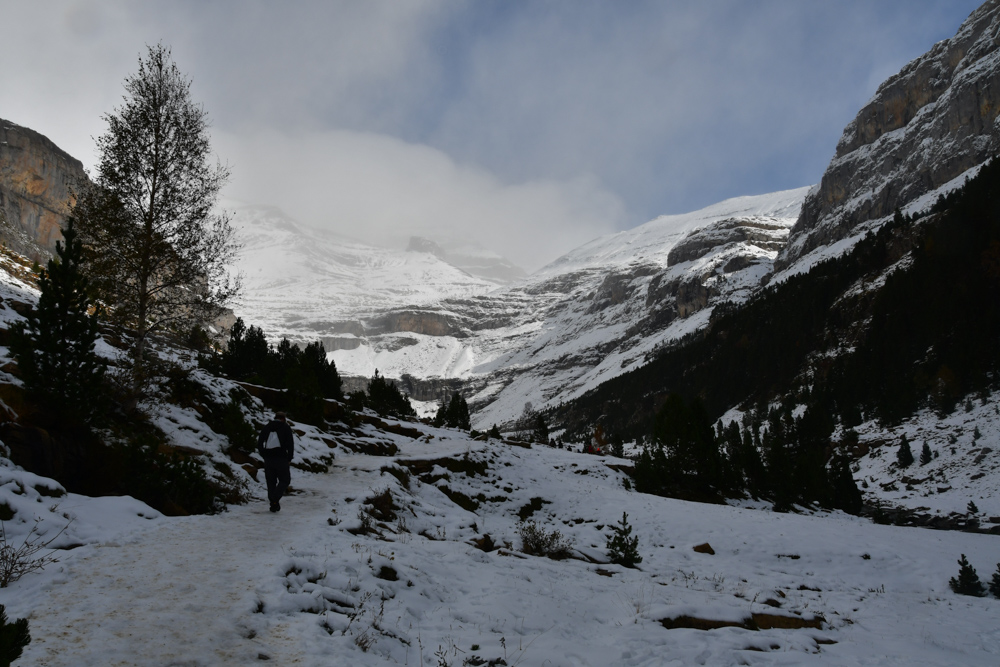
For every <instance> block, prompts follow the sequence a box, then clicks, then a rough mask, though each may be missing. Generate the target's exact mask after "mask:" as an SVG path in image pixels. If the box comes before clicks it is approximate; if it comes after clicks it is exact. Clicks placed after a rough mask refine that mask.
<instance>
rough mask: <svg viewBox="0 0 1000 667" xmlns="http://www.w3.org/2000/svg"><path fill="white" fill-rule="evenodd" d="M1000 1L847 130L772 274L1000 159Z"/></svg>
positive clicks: (895, 80)
mask: <svg viewBox="0 0 1000 667" xmlns="http://www.w3.org/2000/svg"><path fill="white" fill-rule="evenodd" d="M998 113H1000V0H987V2H985V3H983V5H982V6H980V7H979V8H978V9H977V10H976V11H974V12H973V13H972V14H971V15H970V16H969V18H968V19H966V21H965V22H964V23H963V24H962V26H961V27H960V28H959V30H958V33H957V34H956V35H955V36H954V37H952V38H951V39H948V40H945V41H942V42H939V43H938V44H936V45H935V46H934V47H933V48H932V49H931V50H930V51H928V52H927V53H926V54H924V55H923V56H921V57H919V58H917V59H916V60H914V61H912V62H910V63H909V64H908V65H906V66H905V67H904V68H903V69H902V70H900V72H899V73H898V74H896V75H894V76H892V77H890V78H889V79H888V80H886V81H885V83H883V84H882V85H881V86H880V87H879V89H878V92H876V94H875V96H874V97H873V98H872V99H871V101H869V102H868V104H866V105H865V106H864V107H863V108H862V109H861V111H860V112H858V115H857V117H856V118H855V119H854V120H853V121H851V123H850V124H849V125H848V126H847V127H846V128H845V129H844V134H843V136H842V137H841V139H840V142H839V143H838V144H837V150H836V154H835V156H834V158H833V160H832V161H831V162H830V165H829V167H828V168H827V170H826V173H825V174H824V175H823V179H822V181H821V182H820V184H819V186H818V187H817V188H816V189H815V190H813V191H812V192H810V194H809V196H808V197H807V198H806V201H805V203H804V204H803V206H802V213H801V214H800V216H799V219H798V221H797V222H796V224H795V227H794V228H793V229H792V233H791V237H790V239H789V243H788V246H787V247H786V248H785V250H784V251H783V252H782V253H781V254H780V255H779V257H778V260H777V262H776V268H777V269H779V270H780V269H781V268H783V267H786V266H788V265H790V264H792V263H793V262H794V261H795V260H797V259H798V258H799V257H801V256H803V255H805V254H806V253H808V252H810V251H811V250H813V249H815V248H817V247H819V246H823V245H827V244H829V243H832V242H835V241H837V240H839V239H842V238H844V237H846V236H849V235H850V234H851V233H852V231H853V230H855V229H856V228H857V227H858V226H859V225H862V224H864V223H865V222H867V221H870V220H876V219H879V218H882V217H885V216H888V215H891V214H892V212H893V211H894V210H895V209H896V208H897V207H899V208H902V207H904V206H905V205H906V204H907V203H909V202H911V201H913V200H915V199H917V198H918V197H920V196H921V195H923V194H925V193H927V192H930V191H932V190H935V189H937V188H939V187H941V186H942V185H944V184H946V183H947V182H948V181H951V180H952V179H955V178H956V177H958V176H960V175H961V174H962V173H963V172H965V171H966V170H968V169H970V168H972V167H975V166H976V165H979V164H981V163H982V162H984V161H986V160H988V159H989V158H991V157H993V156H995V155H997V153H998V152H1000V126H998V125H997V114H998Z"/></svg>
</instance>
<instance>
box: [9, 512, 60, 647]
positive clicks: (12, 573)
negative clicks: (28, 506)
mask: <svg viewBox="0 0 1000 667" xmlns="http://www.w3.org/2000/svg"><path fill="white" fill-rule="evenodd" d="M66 525H67V526H68V525H69V524H66ZM65 530H66V528H65V527H64V528H63V529H62V530H60V531H59V532H58V533H56V534H55V535H54V536H52V537H51V538H49V539H48V540H45V541H42V537H41V535H39V534H38V521H37V520H36V521H35V525H34V526H32V527H31V530H29V531H28V534H27V535H26V536H25V538H24V541H23V542H22V543H21V545H20V546H14V545H13V544H11V543H10V542H8V541H7V530H6V529H5V528H4V525H3V522H2V521H0V588H7V586H9V585H10V584H12V583H14V582H15V581H17V580H18V579H20V578H21V577H23V576H24V575H26V574H31V573H32V572H38V571H40V570H41V569H43V568H44V567H45V566H46V565H50V564H52V563H56V562H58V561H57V560H56V559H55V558H53V557H52V551H51V550H49V552H48V553H47V554H42V551H43V550H45V549H48V547H49V545H50V544H52V543H53V542H55V541H56V539H57V538H58V537H59V536H60V535H62V534H63V531H65ZM0 664H3V663H2V662H0Z"/></svg>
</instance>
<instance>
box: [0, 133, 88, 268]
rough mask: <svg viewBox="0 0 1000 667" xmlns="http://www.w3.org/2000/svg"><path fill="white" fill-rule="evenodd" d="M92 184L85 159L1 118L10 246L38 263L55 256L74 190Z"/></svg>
mask: <svg viewBox="0 0 1000 667" xmlns="http://www.w3.org/2000/svg"><path fill="white" fill-rule="evenodd" d="M86 182H87V174H86V173H85V172H84V171H83V164H82V163H81V162H80V161H79V160H77V159H76V158H73V157H71V156H70V155H69V154H67V153H66V152H64V151H63V150H61V149H60V148H59V147H58V146H56V145H55V144H54V143H52V141H50V140H49V139H48V138H46V137H44V136H42V135H41V134H39V133H37V132H35V131H34V130H29V129H28V128H26V127H21V126H19V125H15V124H14V123H11V122H10V121H6V120H2V119H0V218H3V220H0V238H2V239H3V241H4V242H5V243H6V244H7V245H8V246H9V247H11V248H13V249H14V250H16V251H17V252H20V253H21V254H23V255H27V256H29V257H32V258H34V259H38V260H41V259H45V258H47V257H49V256H51V253H52V252H53V251H54V250H55V243H56V241H58V240H60V239H61V238H62V234H61V232H60V229H61V227H62V225H63V223H64V222H65V220H66V214H67V213H68V212H69V206H70V203H71V201H70V200H71V194H70V190H71V189H72V188H79V187H80V184H83V183H86ZM4 221H5V224H4Z"/></svg>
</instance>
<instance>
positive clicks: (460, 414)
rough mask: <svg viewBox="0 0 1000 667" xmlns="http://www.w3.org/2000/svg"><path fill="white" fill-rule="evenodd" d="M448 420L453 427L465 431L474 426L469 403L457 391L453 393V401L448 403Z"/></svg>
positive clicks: (448, 423)
mask: <svg viewBox="0 0 1000 667" xmlns="http://www.w3.org/2000/svg"><path fill="white" fill-rule="evenodd" d="M446 422H447V425H448V426H450V427H452V428H460V429H462V430H465V431H468V430H469V429H470V428H472V424H471V423H470V421H469V404H468V403H466V402H465V399H464V398H462V395H461V394H459V393H457V392H456V393H454V394H452V396H451V402H450V403H448V414H447V420H446Z"/></svg>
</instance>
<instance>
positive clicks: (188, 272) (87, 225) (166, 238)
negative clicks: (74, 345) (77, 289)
mask: <svg viewBox="0 0 1000 667" xmlns="http://www.w3.org/2000/svg"><path fill="white" fill-rule="evenodd" d="M124 85H125V91H126V95H125V101H124V104H123V105H122V106H121V107H118V108H116V109H115V110H114V112H112V113H110V114H107V115H105V116H104V120H105V121H106V122H107V124H108V129H107V131H106V132H105V133H104V134H103V135H101V136H100V137H98V139H97V152H98V163H97V167H96V170H95V174H94V185H93V186H92V187H86V188H84V190H83V191H82V192H80V193H78V197H77V201H76V204H75V206H74V209H73V211H74V215H75V217H76V220H77V223H78V228H79V232H80V240H81V241H82V242H83V244H84V249H85V267H86V270H87V274H88V276H90V278H91V280H92V282H93V288H94V290H95V291H96V293H97V295H98V296H99V298H100V300H101V301H102V302H103V303H104V304H105V305H106V306H108V309H109V316H110V317H112V318H114V320H116V321H117V322H118V323H120V324H122V325H125V326H128V327H129V328H130V329H132V330H133V331H134V332H135V334H134V337H133V339H132V340H133V342H132V348H131V350H130V352H131V356H132V387H131V392H132V396H131V397H130V399H129V400H128V401H127V406H126V407H129V408H131V407H134V406H135V404H136V403H137V402H138V400H139V399H140V398H141V393H142V391H143V386H144V382H145V379H146V374H147V370H146V357H147V355H146V345H147V342H148V339H149V336H150V335H151V334H154V333H168V332H173V333H187V332H188V331H189V330H190V329H191V327H192V326H193V325H195V324H201V323H205V322H211V321H213V320H214V319H215V318H217V317H218V316H219V315H220V314H221V313H222V312H223V311H222V309H223V307H224V306H225V305H226V303H227V302H228V301H230V300H231V299H232V298H233V297H234V296H235V295H236V293H237V292H238V291H239V280H238V279H235V280H234V279H232V278H231V277H230V274H229V271H228V268H229V267H228V265H229V264H231V263H232V261H233V259H234V257H235V253H236V250H237V247H238V246H237V245H236V243H235V241H234V230H233V228H232V227H231V225H230V224H229V219H228V217H227V216H226V215H225V214H219V213H215V212H213V207H214V204H215V202H216V199H217V197H218V194H219V191H220V190H221V189H222V186H223V185H224V184H225V183H226V180H227V179H228V177H229V172H228V169H227V168H225V167H223V166H221V165H218V164H216V165H215V166H212V165H210V163H209V159H210V158H211V156H212V153H211V149H210V146H209V130H208V120H207V115H206V113H205V111H204V109H203V108H202V107H201V106H199V105H197V104H195V103H194V102H192V101H191V99H190V88H191V83H190V81H189V80H188V79H186V78H185V77H184V76H183V75H182V74H181V73H180V71H179V70H178V69H177V65H176V64H175V63H174V62H173V60H172V58H171V54H170V50H169V49H167V48H166V47H164V46H162V45H157V46H154V47H149V49H148V53H147V55H146V57H145V58H144V59H141V60H140V62H139V71H138V72H137V73H136V74H135V75H132V76H129V77H127V78H126V79H125V84H124Z"/></svg>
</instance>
